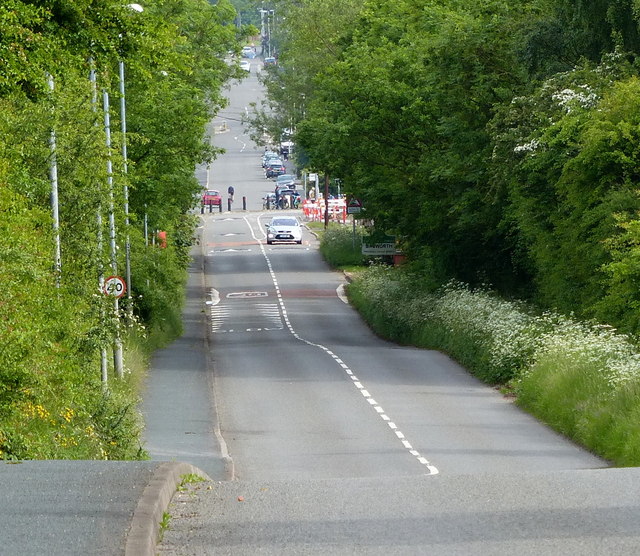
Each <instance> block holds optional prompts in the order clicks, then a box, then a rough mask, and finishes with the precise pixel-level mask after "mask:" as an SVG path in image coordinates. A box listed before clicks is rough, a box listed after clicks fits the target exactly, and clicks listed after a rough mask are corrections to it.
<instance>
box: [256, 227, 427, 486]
mask: <svg viewBox="0 0 640 556" xmlns="http://www.w3.org/2000/svg"><path fill="white" fill-rule="evenodd" d="M244 220H245V221H246V223H247V225H248V226H249V229H250V230H251V235H252V236H253V239H255V240H256V241H257V242H258V243H259V244H260V249H261V251H262V255H263V257H264V258H265V260H266V261H267V268H268V269H269V274H270V275H271V281H272V282H273V285H274V286H275V289H276V296H277V298H278V303H279V305H280V311H281V312H282V317H283V319H284V321H285V324H286V326H287V328H288V329H289V332H290V333H291V334H292V336H293V337H294V338H295V339H296V340H299V341H301V342H303V343H305V344H307V345H309V346H313V347H316V348H318V349H321V350H322V351H324V352H325V353H326V354H327V355H330V356H331V357H332V358H333V360H334V361H335V362H336V363H337V364H338V365H339V366H340V367H341V368H342V370H344V372H345V373H346V374H347V375H348V376H350V377H351V379H352V381H353V385H354V386H355V387H356V388H357V389H358V390H360V393H361V394H362V395H363V397H364V398H365V399H366V400H367V401H368V402H369V404H370V405H371V406H372V407H373V408H374V409H375V411H376V413H378V415H380V417H381V418H382V420H383V421H385V422H386V423H387V425H388V426H389V428H391V429H392V430H393V431H394V433H395V435H396V437H398V439H399V440H400V441H401V442H402V445H403V447H404V448H405V449H406V450H407V451H408V453H409V454H410V455H411V456H413V457H414V458H416V460H417V461H418V462H419V463H420V464H421V465H423V466H424V467H426V468H427V470H428V473H427V475H437V474H438V473H439V471H438V468H437V467H435V466H434V465H432V464H431V463H430V462H429V460H427V459H426V458H425V457H423V456H422V455H421V454H420V452H418V451H417V450H414V449H413V446H412V445H411V444H410V443H409V442H408V441H407V440H406V439H405V436H404V434H403V433H402V432H400V431H399V430H398V427H397V426H396V424H395V423H394V422H393V421H391V419H390V418H389V416H388V415H387V414H386V413H385V411H384V410H383V409H382V407H380V405H378V403H377V402H376V401H375V399H373V398H372V396H371V394H370V393H369V391H368V390H367V389H366V388H365V387H364V386H363V385H362V383H361V382H360V381H359V380H358V378H357V377H356V376H355V375H354V374H353V371H352V370H351V369H350V368H349V366H348V365H347V364H346V363H344V361H342V359H340V357H339V356H337V355H336V354H335V353H333V352H332V351H331V350H330V349H329V348H327V347H326V346H323V345H322V344H316V343H314V342H311V341H309V340H306V339H304V338H302V337H301V336H300V335H299V334H298V333H297V332H296V331H295V330H294V328H293V326H292V325H291V323H290V322H289V317H288V316H287V309H286V307H285V304H284V299H283V297H282V293H281V291H280V287H279V286H278V280H277V278H276V273H275V271H274V270H273V266H272V264H271V260H270V259H269V256H268V255H267V252H266V250H265V248H264V243H263V241H262V240H261V239H259V238H257V237H256V235H255V233H254V230H253V226H251V223H250V222H249V220H248V219H247V217H246V216H245V217H244Z"/></svg>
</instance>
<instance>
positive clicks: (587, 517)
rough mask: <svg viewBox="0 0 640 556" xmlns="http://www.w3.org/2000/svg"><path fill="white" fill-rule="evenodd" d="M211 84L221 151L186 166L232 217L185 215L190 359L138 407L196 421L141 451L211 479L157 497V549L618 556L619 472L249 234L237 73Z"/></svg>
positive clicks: (313, 264) (630, 510)
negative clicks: (188, 219)
mask: <svg viewBox="0 0 640 556" xmlns="http://www.w3.org/2000/svg"><path fill="white" fill-rule="evenodd" d="M255 64H256V62H255V61H254V65H255ZM229 95H230V100H231V103H230V106H229V108H228V109H227V110H226V113H225V114H223V115H222V116H221V117H223V118H224V117H225V116H226V118H227V120H226V121H227V126H228V131H227V132H225V133H221V134H218V135H216V136H215V138H214V140H215V143H216V144H217V145H219V146H223V147H224V148H225V149H226V150H227V152H226V154H225V155H223V156H221V157H220V159H219V160H217V161H216V162H215V164H214V165H213V166H212V167H211V169H210V171H209V172H207V171H206V169H204V170H203V169H201V171H200V177H201V180H205V181H206V180H208V182H209V183H210V184H211V183H213V184H214V185H213V186H214V187H217V188H219V189H221V190H222V191H226V187H227V186H228V185H234V187H235V190H236V199H239V198H242V197H243V196H245V197H246V199H247V207H248V209H249V210H247V211H242V210H238V207H237V206H234V207H233V208H234V210H232V211H231V212H227V211H225V212H222V213H212V214H205V215H203V217H202V227H201V229H200V245H199V248H200V255H201V257H202V258H201V259H200V260H199V262H198V263H197V264H196V265H195V266H194V269H193V275H192V276H191V280H192V281H193V283H194V284H196V285H198V284H200V285H199V286H198V287H195V288H194V289H193V291H192V293H194V292H195V293H197V292H198V291H199V292H200V293H201V294H202V298H201V300H200V303H201V307H202V308H203V310H204V311H205V314H204V315H203V316H202V317H201V319H200V321H199V320H198V319H197V318H195V319H194V321H196V323H197V322H200V323H201V324H202V330H203V333H206V340H204V343H201V342H200V341H199V339H198V338H197V337H195V336H194V337H193V338H191V341H192V344H193V345H194V346H196V347H198V346H204V347H202V353H203V354H204V356H205V358H206V360H207V361H208V365H205V366H204V367H202V369H201V371H200V375H202V378H201V379H199V380H198V381H195V382H192V381H185V382H184V383H182V384H181V385H180V393H179V396H180V403H177V404H176V403H175V401H174V402H173V403H172V398H171V387H170V388H168V389H166V391H165V394H164V395H165V396H166V399H165V400H164V402H161V399H162V395H163V394H157V396H156V397H155V401H154V405H157V404H158V403H160V404H161V405H162V406H163V407H172V408H173V410H172V414H174V415H175V416H176V420H177V422H178V423H179V425H176V427H175V428H176V429H179V428H180V427H182V430H183V434H184V432H185V431H188V430H189V427H191V426H192V424H193V423H200V424H201V428H200V430H199V433H198V434H194V435H191V436H192V437H193V444H192V445H190V447H189V450H182V449H181V446H180V445H174V444H172V442H173V441H175V440H176V438H177V435H173V438H171V435H168V436H166V437H163V435H162V434H163V433H162V427H154V425H153V423H149V424H150V428H151V429H153V430H155V433H153V434H154V435H157V436H155V437H154V438H155V440H154V443H155V445H156V446H162V447H163V448H162V450H161V451H160V453H159V456H162V457H166V454H167V453H173V454H175V455H176V457H181V459H183V460H184V461H187V462H189V463H194V464H200V465H202V466H203V467H202V468H203V469H204V470H205V471H207V473H209V474H210V475H211V477H213V479H214V481H211V482H205V483H202V484H199V485H194V486H192V487H190V488H189V489H188V490H187V491H186V492H181V493H178V494H177V495H176V496H175V497H174V501H173V504H172V506H171V508H170V513H171V515H172V521H171V525H170V527H169V530H168V531H167V532H166V533H165V535H164V539H163V541H162V542H161V543H160V545H159V547H158V553H159V554H164V555H169V554H172V555H174V554H175V555H181V554H194V555H200V554H255V553H261V554H362V553H366V554H515V553H517V554H541V553H542V554H601V553H602V552H603V551H606V552H610V553H615V554H636V553H637V552H638V549H639V548H640V525H639V524H640V519H639V518H640V506H639V503H638V501H639V500H640V497H639V496H638V495H639V494H640V492H639V490H640V487H639V486H638V485H639V484H640V483H638V478H639V471H638V470H637V469H628V470H620V469H608V468H607V464H606V462H603V461H601V460H599V459H598V458H595V457H594V456H592V455H591V454H589V453H587V452H585V451H584V450H581V449H580V448H579V447H577V446H575V445H574V444H572V443H571V442H569V441H568V440H566V439H564V438H562V437H560V436H559V435H557V434H555V433H554V432H552V431H551V430H549V429H548V428H546V427H545V426H543V425H541V424H540V423H538V422H536V421H535V420H534V419H533V418H531V417H530V416H528V415H527V414H525V413H523V412H521V411H520V410H519V409H517V408H516V407H514V406H513V404H512V403H511V402H510V401H509V400H507V399H505V398H504V397H503V396H502V395H501V394H500V393H499V392H497V391H495V390H494V389H492V388H490V387H487V386H485V385H483V384H481V383H480V382H478V381H477V380H475V379H474V378H473V377H471V376H470V375H469V374H468V373H467V372H466V371H465V370H464V369H462V368H461V367H460V366H458V365H457V364H456V363H455V362H453V361H451V360H450V359H449V358H447V357H446V356H444V355H442V354H440V353H437V352H432V351H427V350H419V349H415V348H411V347H400V346H397V345H394V344H390V343H388V342H385V341H383V340H381V339H379V338H377V337H376V336H375V335H374V334H372V332H371V331H370V330H369V329H368V327H367V326H366V325H365V324H364V323H363V322H362V320H361V319H360V317H359V316H358V314H357V313H356V312H355V311H354V310H353V309H352V308H351V307H350V306H349V305H348V304H347V303H345V301H344V299H343V298H342V296H341V286H342V285H343V284H344V282H345V279H344V276H343V275H342V274H341V273H337V272H333V271H331V270H329V269H328V268H327V266H326V265H325V264H324V262H323V261H322V259H321V257H320V255H319V254H318V251H317V244H316V239H315V238H314V237H313V236H312V235H311V234H310V233H308V232H307V233H306V234H305V237H304V243H303V245H300V246H298V245H273V246H268V245H266V241H265V236H264V224H265V222H266V221H267V219H268V218H269V217H270V216H271V215H272V213H269V212H267V211H262V204H261V197H262V196H263V195H264V193H265V192H267V191H269V190H270V188H271V185H270V183H269V182H268V181H266V180H265V179H264V178H263V177H262V172H261V169H260V165H259V159H260V156H259V155H260V151H261V150H260V149H257V148H255V147H254V146H253V145H252V144H251V143H250V141H249V140H248V137H247V136H246V134H245V133H244V131H243V129H242V127H241V125H240V123H239V121H237V119H231V118H232V116H233V115H237V114H241V113H242V112H243V111H244V108H245V107H246V106H248V105H249V103H250V102H252V100H258V98H259V95H260V87H259V84H258V83H257V81H256V79H255V75H253V74H252V75H251V77H250V78H249V79H248V80H246V81H244V82H243V83H241V84H239V85H236V86H234V87H232V89H231V90H230V92H229ZM214 123H215V122H214ZM218 125H219V122H218ZM202 183H204V181H202ZM198 272H201V275H202V279H201V280H199V279H198V278H197V274H198ZM196 329H197V327H196V328H194V330H196ZM184 347H185V346H184V345H183V346H182V349H184ZM198 349H200V348H199V347H198ZM174 366H175V363H174ZM190 372H191V373H194V374H198V371H197V370H196V369H191V370H190ZM174 374H175V373H174ZM151 378H152V379H154V375H153V374H152V375H151ZM161 382H162V380H160V381H158V383H157V385H156V386H157V388H158V391H159V392H162V390H163V389H162V385H161V384H160V383H161ZM175 387H176V385H175V384H174V385H173V388H174V389H175ZM193 388H195V389H194V390H193ZM184 415H187V416H189V417H187V418H186V421H185V422H183V423H182V422H181V419H183V416H184ZM179 444H180V443H179ZM220 462H222V463H223V465H220Z"/></svg>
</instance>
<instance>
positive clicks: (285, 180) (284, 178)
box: [276, 174, 296, 189]
mask: <svg viewBox="0 0 640 556" xmlns="http://www.w3.org/2000/svg"><path fill="white" fill-rule="evenodd" d="M276 187H290V188H291V189H295V187H296V177H295V176H294V175H293V174H282V175H280V176H277V177H276Z"/></svg>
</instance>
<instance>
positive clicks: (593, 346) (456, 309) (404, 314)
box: [348, 267, 640, 466]
mask: <svg viewBox="0 0 640 556" xmlns="http://www.w3.org/2000/svg"><path fill="white" fill-rule="evenodd" d="M421 284H422V280H421V277H420V276H417V275H415V274H410V273H408V272H403V271H401V270H398V269H392V268H386V267H372V268H368V269H363V270H362V272H360V273H358V275H357V278H356V279H355V281H354V282H353V283H352V284H351V285H350V287H349V289H348V293H349V296H350V299H351V301H352V303H353V304H354V305H355V306H356V307H357V308H358V309H359V310H360V312H361V313H362V315H363V316H364V318H365V319H366V320H367V321H368V322H369V324H370V326H371V327H372V328H373V329H374V330H375V331H376V332H377V333H378V334H380V335H381V336H384V337H387V338H389V339H393V340H395V341H397V342H400V343H404V344H412V345H416V346H419V347H425V348H430V349H438V350H441V351H443V352H445V353H447V354H449V355H450V356H451V357H453V358H454V359H456V360H457V361H459V362H460V363H461V364H462V365H464V366H465V367H466V368H468V369H469V370H470V371H471V372H472V373H473V374H475V375H476V376H478V377H479V378H481V379H482V380H484V381H485V382H487V383H489V384H495V385H505V386H507V385H508V386H509V387H510V389H511V390H512V391H513V392H514V393H515V395H516V402H517V403H518V404H519V405H520V406H521V407H523V408H525V409H526V410H527V411H529V412H531V413H532V414H533V415H535V416H536V417H538V418H539V419H540V420H542V421H544V422H546V423H548V424H549V425H550V426H552V427H553V428H555V429H556V430H558V431H560V432H562V433H563V434H565V435H567V436H568V437H570V438H572V439H574V440H575V441H577V442H579V443H580V444H582V445H583V446H585V447H586V448H587V449H589V450H591V451H592V452H594V453H596V454H598V455H600V456H601V457H603V458H605V459H607V460H609V461H611V462H613V463H614V464H616V465H622V466H637V465H640V353H639V351H638V348H637V344H636V342H635V339H634V338H630V337H627V336H625V335H622V334H618V333H616V331H615V330H613V329H612V328H610V327H607V326H601V325H597V324H589V323H584V322H579V321H576V320H574V319H572V318H569V317H566V316H562V315H559V314H554V313H543V314H540V313H537V312H535V311H534V310H533V309H532V308H531V307H528V306H526V305H524V304H523V303H518V302H512V301H507V300H504V299H500V298H499V297H497V296H496V295H494V294H493V293H491V292H490V291H488V290H482V289H479V290H471V289H469V288H468V287H466V286H465V285H463V284H459V283H450V284H448V285H447V286H445V287H443V288H441V289H440V290H438V291H429V290H427V289H426V288H424V287H422V285H421Z"/></svg>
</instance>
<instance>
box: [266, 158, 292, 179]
mask: <svg viewBox="0 0 640 556" xmlns="http://www.w3.org/2000/svg"><path fill="white" fill-rule="evenodd" d="M286 172H287V169H286V168H285V167H284V164H282V161H281V160H272V161H271V162H269V163H268V164H267V165H266V166H265V168H264V173H265V176H266V177H267V178H275V177H277V176H281V175H282V174H285V173H286Z"/></svg>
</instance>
